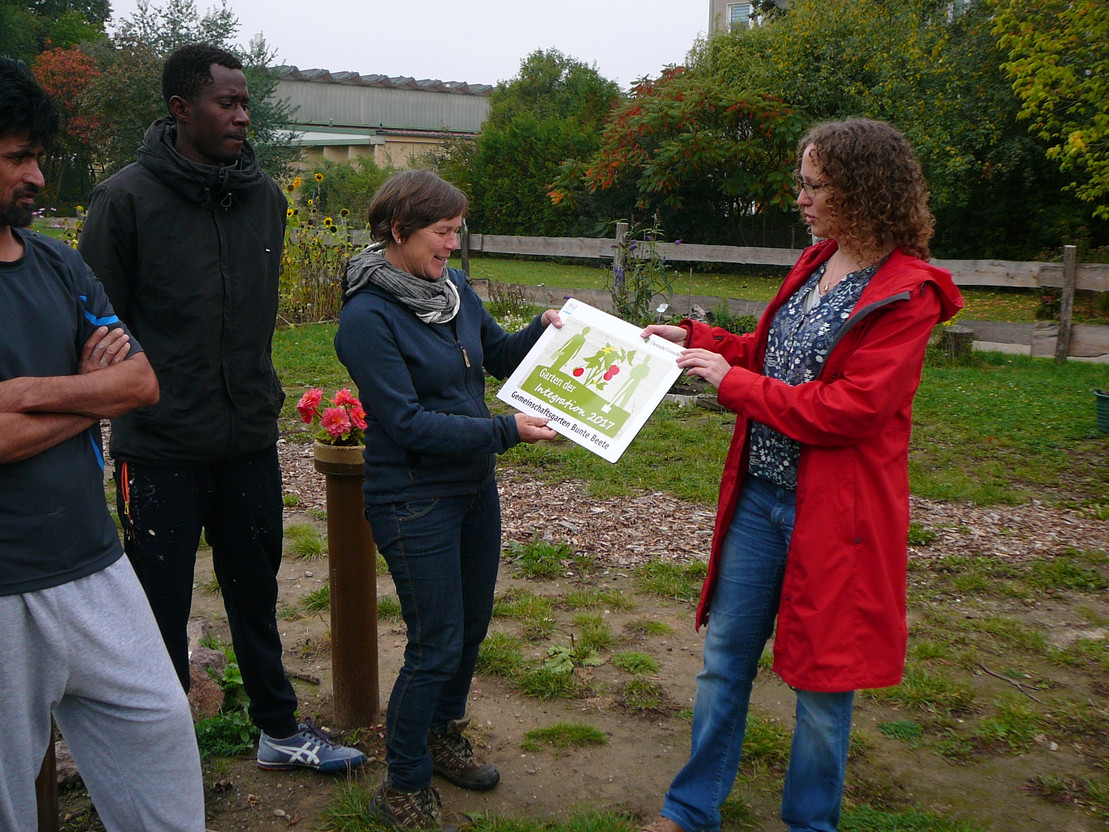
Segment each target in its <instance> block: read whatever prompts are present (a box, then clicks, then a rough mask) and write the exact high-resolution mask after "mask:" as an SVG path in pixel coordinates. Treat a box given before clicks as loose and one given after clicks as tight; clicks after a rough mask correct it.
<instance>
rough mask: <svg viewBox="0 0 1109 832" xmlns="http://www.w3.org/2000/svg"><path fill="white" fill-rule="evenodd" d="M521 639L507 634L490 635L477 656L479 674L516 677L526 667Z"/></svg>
mask: <svg viewBox="0 0 1109 832" xmlns="http://www.w3.org/2000/svg"><path fill="white" fill-rule="evenodd" d="M524 664H525V662H524V653H523V649H522V647H521V644H520V639H518V638H516V636H512V635H509V634H507V633H489V635H487V636H486V637H485V641H483V642H482V643H481V647H480V648H478V654H477V672H478V673H481V674H482V675H484V676H501V677H503V678H506V679H511V678H512V677H514V676H515V675H516V674H517V673H518V672H519V671H520V670H521V668H523V667H524Z"/></svg>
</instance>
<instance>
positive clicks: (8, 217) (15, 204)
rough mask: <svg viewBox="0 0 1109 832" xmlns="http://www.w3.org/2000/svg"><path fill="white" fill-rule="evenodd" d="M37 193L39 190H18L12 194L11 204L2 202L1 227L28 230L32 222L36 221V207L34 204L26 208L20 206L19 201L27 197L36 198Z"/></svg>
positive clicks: (0, 211)
mask: <svg viewBox="0 0 1109 832" xmlns="http://www.w3.org/2000/svg"><path fill="white" fill-rule="evenodd" d="M37 193H38V189H37V188H36V189H34V190H31V189H29V188H17V189H16V190H15V191H13V192H12V198H11V201H10V202H0V227H2V226H7V227H8V228H26V227H27V226H28V225H30V224H31V220H32V219H34V210H35V206H34V204H32V205H31V206H30V207H28V208H25V207H23V206H22V205H20V204H19V200H20V199H23V198H24V197H26V196H34V195H35V194H37Z"/></svg>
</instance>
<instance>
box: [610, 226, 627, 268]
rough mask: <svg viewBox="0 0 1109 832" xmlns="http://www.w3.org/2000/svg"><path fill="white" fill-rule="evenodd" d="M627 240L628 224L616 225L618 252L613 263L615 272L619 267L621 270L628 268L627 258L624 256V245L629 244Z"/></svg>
mask: <svg viewBox="0 0 1109 832" xmlns="http://www.w3.org/2000/svg"><path fill="white" fill-rule="evenodd" d="M627 239H628V224H627V223H626V222H618V223H616V251H615V255H614V257H613V263H612V268H613V270H614V271H615V269H616V268H617V267H619V268H620V269H621V270H623V269H625V268H627V265H628V264H627V262H626V260H627V258H626V257H625V256H624V250H625V246H624V243H625V242H627Z"/></svg>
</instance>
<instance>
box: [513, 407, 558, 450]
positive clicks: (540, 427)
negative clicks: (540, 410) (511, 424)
mask: <svg viewBox="0 0 1109 832" xmlns="http://www.w3.org/2000/svg"><path fill="white" fill-rule="evenodd" d="M516 428H517V430H519V431H520V441H521V442H527V443H528V444H529V445H534V444H535V443H536V442H542V441H544V440H547V441H549V440H551V439H558V432H557V431H555V429H554V428H549V427H547V420H546V419H544V418H543V417H541V416H529V415H528V414H526V413H517V414H516Z"/></svg>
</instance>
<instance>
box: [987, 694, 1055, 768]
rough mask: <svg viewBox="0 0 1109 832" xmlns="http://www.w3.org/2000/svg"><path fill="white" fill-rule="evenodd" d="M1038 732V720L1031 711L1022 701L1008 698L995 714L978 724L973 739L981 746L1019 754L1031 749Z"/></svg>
mask: <svg viewBox="0 0 1109 832" xmlns="http://www.w3.org/2000/svg"><path fill="white" fill-rule="evenodd" d="M1039 730H1040V722H1039V718H1038V717H1037V716H1036V715H1035V714H1034V713H1033V712H1032V709H1031V708H1030V707H1029V706H1028V705H1027V704H1025V703H1024V702H1023V701H1018V700H1016V699H1012V698H1009V699H1006V700H1005V701H1003V702H1002V703H1001V705H1000V706H999V707H998V710H997V713H995V714H993V715H992V716H989V717H986V718H985V719H983V720H982V721H981V722H980V723H979V724H978V727H977V728H976V729H975V731H974V737H975V739H976V740H977V741H978V742H979V743H980V744H982V745H983V746H986V747H989V748H998V749H1004V750H1006V751H1008V752H1009V753H1012V754H1020V753H1022V752H1024V751H1027V750H1028V749H1029V748H1031V747H1032V745H1033V743H1034V741H1035V736H1036V733H1037V732H1038V731H1039Z"/></svg>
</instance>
